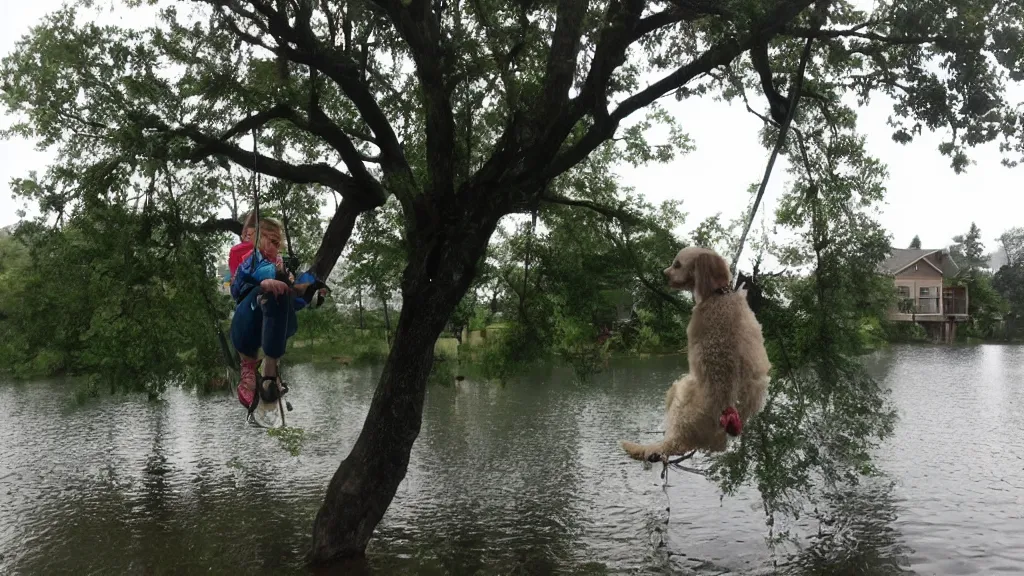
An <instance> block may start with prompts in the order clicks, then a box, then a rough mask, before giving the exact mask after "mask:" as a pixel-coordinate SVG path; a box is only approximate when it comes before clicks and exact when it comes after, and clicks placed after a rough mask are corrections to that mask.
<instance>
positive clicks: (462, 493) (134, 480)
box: [0, 346, 1024, 575]
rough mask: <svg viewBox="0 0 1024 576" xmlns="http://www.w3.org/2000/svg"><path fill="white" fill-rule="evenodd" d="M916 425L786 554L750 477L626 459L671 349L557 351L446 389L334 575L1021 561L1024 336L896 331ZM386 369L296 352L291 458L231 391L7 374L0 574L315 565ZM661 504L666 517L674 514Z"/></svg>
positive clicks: (894, 363)
mask: <svg viewBox="0 0 1024 576" xmlns="http://www.w3.org/2000/svg"><path fill="white" fill-rule="evenodd" d="M868 363H869V367H870V369H871V370H873V371H875V373H876V374H877V375H878V377H879V378H881V379H882V380H883V382H884V385H885V386H887V387H889V388H891V389H892V391H893V397H894V400H895V401H896V404H897V406H898V407H899V408H900V411H901V416H902V418H903V420H902V421H901V423H900V424H899V425H898V428H897V431H896V436H895V438H894V439H892V440H891V441H890V442H889V443H888V444H887V445H886V446H885V447H884V448H883V449H882V450H881V453H880V454H879V458H880V461H881V463H882V467H883V468H884V469H885V470H886V471H887V472H888V473H889V475H890V476H891V478H892V479H893V480H895V481H896V485H895V487H894V488H890V487H889V485H888V483H887V482H885V481H884V479H880V480H878V481H872V482H870V483H866V484H865V485H864V486H861V487H857V488H856V489H848V490H845V491H844V492H841V493H838V494H834V495H832V496H831V506H830V508H829V510H828V514H826V517H827V520H828V521H827V522H826V523H825V525H824V526H823V527H822V533H821V535H818V530H819V526H818V524H817V523H816V522H814V521H811V520H803V521H802V522H800V523H798V524H797V525H796V526H792V527H790V528H792V529H794V531H796V532H798V533H800V534H802V535H803V536H804V537H803V538H802V539H801V542H802V547H801V548H800V549H787V550H786V551H776V553H774V554H773V553H772V552H770V551H769V549H768V548H767V546H766V545H765V537H766V535H767V529H766V527H765V524H764V517H763V512H762V510H761V505H760V500H759V498H758V497H757V494H756V492H754V491H753V490H746V491H742V492H741V493H740V494H738V495H737V496H735V497H730V498H727V499H724V500H723V501H720V500H719V493H718V491H717V488H716V487H715V486H714V485H712V484H710V483H708V482H707V481H706V480H705V479H703V478H701V477H698V476H694V475H690V474H678V473H677V474H673V475H671V476H670V485H669V487H668V488H667V489H663V487H662V485H661V480H660V479H659V477H658V473H659V470H658V469H657V468H655V469H651V470H648V471H645V470H643V469H642V468H641V467H640V466H639V465H637V464H636V463H634V462H631V461H627V460H626V459H625V458H623V457H622V455H621V454H620V451H619V448H618V440H620V439H622V438H630V439H632V438H637V439H642V440H645V439H648V438H653V437H654V435H653V434H649V433H647V434H645V432H649V431H652V430H658V429H660V428H661V417H662V415H661V407H660V403H661V401H662V398H663V397H664V395H663V392H664V389H665V387H666V386H667V385H668V383H669V382H670V381H671V380H672V379H673V378H674V377H675V376H676V375H677V374H678V373H679V372H680V371H681V370H682V369H683V365H682V361H681V359H678V358H662V359H654V360H644V361H624V362H621V363H619V364H617V365H615V366H613V369H612V370H611V371H609V372H608V373H605V374H602V375H600V376H598V377H597V378H596V379H595V380H594V381H593V382H592V383H589V384H577V383H574V382H573V380H572V378H571V377H570V375H569V373H568V372H567V371H565V370H561V369H551V368H547V369H544V370H538V371H537V372H535V373H533V374H531V375H530V376H529V377H526V378H523V379H521V380H520V381H517V382H514V383H510V384H509V385H507V386H504V387H503V386H498V385H494V384H487V383H478V382H470V381H464V382H460V383H457V384H453V385H452V386H451V387H438V388H432V389H431V390H430V392H429V393H428V396H427V405H426V408H425V412H424V422H423V427H422V431H421V434H420V437H419V440H418V441H417V443H416V447H415V449H414V450H413V454H412V459H411V462H410V466H409V473H408V476H407V477H406V479H405V481H404V482H403V484H402V486H401V488H400V489H399V493H398V495H397V497H396V499H395V502H394V504H393V505H392V506H391V508H390V509H389V511H388V513H387V515H386V517H385V519H384V521H383V522H382V524H381V526H380V528H379V530H378V533H377V538H375V539H374V541H373V542H372V544H371V547H370V550H369V558H368V559H367V561H365V562H364V563H361V564H359V565H355V566H352V565H349V566H345V567H336V568H335V569H334V570H333V571H332V572H333V573H342V574H358V573H369V574H460V575H461V574H476V573H480V574H538V575H543V574H556V573H557V574H605V573H608V574H611V573H644V574H668V573H680V572H682V573H698V574H722V573H735V574H753V573H774V572H780V573H786V574H894V573H899V572H901V571H908V570H909V571H913V572H918V573H921V574H954V573H955V574H962V573H991V572H994V571H999V570H1009V571H1013V572H1015V573H1021V572H1024V553H1021V552H1014V551H1013V550H1015V549H1016V548H1014V547H1012V546H1011V543H1012V542H1020V541H1021V537H1022V536H1024V521H1022V519H1021V516H1022V510H1024V507H1022V506H1021V504H1022V502H1021V500H1022V499H1024V490H1022V489H1021V487H1022V486H1024V471H1022V468H1024V464H1022V463H1024V460H1022V454H1024V450H1022V448H1024V426H1022V425H1024V421H1022V414H1024V411H1022V410H1021V406H1020V404H1021V392H1022V390H1024V385H1022V381H1024V372H1022V371H1024V348H1013V347H997V346H983V347H972V348H955V349H949V348H940V347H934V348H933V347H898V348H895V349H894V350H893V351H892V352H887V353H884V354H879V355H877V356H876V357H872V358H869V359H868ZM377 375H378V371H377V370H376V369H349V368H346V369H337V368H334V367H327V368H325V367H315V366H296V367H292V368H290V379H291V380H292V381H293V382H294V385H293V386H292V392H291V395H292V396H293V398H292V403H293V404H294V405H295V411H294V412H292V413H290V414H289V423H290V424H292V425H295V426H300V427H302V428H304V429H305V432H306V440H305V443H304V444H303V449H302V453H301V455H300V456H298V457H291V456H289V455H288V454H287V453H286V452H285V451H284V450H283V449H282V448H281V447H280V446H279V445H278V444H277V441H276V440H274V439H273V438H269V437H267V436H266V435H265V433H263V432H261V431H259V430H254V429H251V428H248V427H247V426H245V425H244V423H243V410H242V409H241V408H240V407H239V406H238V404H237V401H235V400H234V399H233V398H231V397H230V396H229V395H228V394H227V393H225V394H224V395H217V396H214V397H196V396H194V395H190V394H186V393H183V392H180V391H171V392H169V393H168V395H167V398H166V399H164V400H162V401H160V402H155V403H148V402H146V401H145V399H144V398H128V399H102V400H101V401H97V402H94V403H91V404H89V405H87V406H85V407H75V406H73V405H72V404H71V403H70V400H69V399H68V396H69V395H68V394H67V393H66V391H65V389H63V388H61V386H60V384H59V383H40V382H36V383H25V384H7V385H0V434H2V437H3V438H4V440H5V441H4V448H3V450H0V555H2V556H0V573H16V574H53V573H66V572H74V573H82V574H94V573H95V574H164V573H196V572H212V573H231V574H240V573H245V574H289V573H291V574H302V573H306V572H307V569H306V568H305V566H304V565H303V563H302V556H303V554H304V552H305V550H306V547H307V546H308V543H309V542H308V534H309V529H310V525H311V523H312V518H313V515H314V514H315V512H316V509H317V507H318V506H319V503H320V500H321V499H322V497H323V492H324V489H325V487H326V483H327V480H328V479H329V478H330V476H331V474H332V473H333V471H334V469H335V467H336V466H337V464H338V462H339V461H340V460H341V459H342V458H343V457H344V456H345V455H346V454H347V451H348V448H349V447H350V446H351V444H352V442H353V441H354V440H355V437H356V435H357V434H358V432H359V428H360V426H361V425H362V421H363V418H364V416H365V414H366V410H367V408H368V405H369V402H370V398H371V396H372V393H373V385H374V384H375V382H376V377H377ZM669 512H670V513H669Z"/></svg>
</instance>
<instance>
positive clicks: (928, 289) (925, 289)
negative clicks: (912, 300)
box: [920, 286, 932, 298]
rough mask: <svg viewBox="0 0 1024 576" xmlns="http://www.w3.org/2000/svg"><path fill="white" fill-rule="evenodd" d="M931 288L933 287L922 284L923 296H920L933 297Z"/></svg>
mask: <svg viewBox="0 0 1024 576" xmlns="http://www.w3.org/2000/svg"><path fill="white" fill-rule="evenodd" d="M931 290H932V289H931V287H929V286H922V287H921V296H920V297H921V298H930V297H931Z"/></svg>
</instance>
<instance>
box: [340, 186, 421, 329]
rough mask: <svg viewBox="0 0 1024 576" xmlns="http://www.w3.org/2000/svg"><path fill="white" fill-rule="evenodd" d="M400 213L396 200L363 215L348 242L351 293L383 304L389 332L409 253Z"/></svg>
mask: <svg viewBox="0 0 1024 576" xmlns="http://www.w3.org/2000/svg"><path fill="white" fill-rule="evenodd" d="M401 217H402V215H401V212H400V210H399V206H398V202H395V201H390V202H387V203H386V204H385V205H384V206H382V207H381V208H380V209H379V210H376V211H373V212H367V213H365V214H363V215H362V216H361V217H360V219H359V222H358V223H357V225H356V231H355V235H354V237H353V239H352V240H351V241H350V242H349V244H348V256H347V258H346V264H347V266H346V269H345V276H344V279H343V283H344V286H345V288H346V289H347V290H348V291H349V293H352V292H356V293H357V294H358V296H357V297H358V298H360V299H362V298H370V299H373V300H375V301H376V302H377V303H378V304H379V305H380V306H381V307H382V310H383V314H384V322H385V330H386V331H387V333H388V334H390V333H391V330H392V319H391V314H393V313H394V310H395V306H394V301H395V299H396V294H397V293H398V291H399V280H400V276H401V270H402V264H403V261H404V258H405V253H406V248H405V239H404V236H403V234H402V232H403V231H402V227H401ZM360 305H361V306H362V305H363V303H362V301H361V302H360ZM389 307H390V310H389Z"/></svg>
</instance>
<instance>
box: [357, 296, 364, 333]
mask: <svg viewBox="0 0 1024 576" xmlns="http://www.w3.org/2000/svg"><path fill="white" fill-rule="evenodd" d="M356 299H357V300H358V302H359V329H360V330H365V329H366V324H365V323H364V322H363V289H362V288H359V289H358V290H357V291H356Z"/></svg>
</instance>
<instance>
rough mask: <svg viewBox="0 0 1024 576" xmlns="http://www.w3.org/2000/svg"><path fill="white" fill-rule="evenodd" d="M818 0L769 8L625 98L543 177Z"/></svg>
mask: <svg viewBox="0 0 1024 576" xmlns="http://www.w3.org/2000/svg"><path fill="white" fill-rule="evenodd" d="M814 1H815V0H785V1H783V2H780V3H779V4H778V5H776V6H775V8H774V9H773V10H772V11H770V12H769V13H768V14H767V15H766V16H765V18H764V20H762V21H761V22H760V23H758V25H756V26H754V27H753V31H752V32H751V33H749V34H747V35H746V36H745V37H744V38H743V39H742V40H735V39H729V40H725V41H723V42H721V43H719V44H717V45H715V46H713V47H712V48H710V49H708V50H707V51H706V52H704V53H703V54H701V55H700V56H698V57H697V58H696V59H695V60H693V61H692V62H690V63H688V64H686V65H685V66H682V67H680V68H678V69H677V70H676V71H674V72H672V73H671V74H669V75H668V76H665V77H664V78H662V79H661V80H658V81H657V82H655V83H654V84H651V85H650V86H648V87H647V88H645V89H644V90H641V91H640V92H637V93H636V94H634V95H632V96H630V97H629V98H626V99H625V100H624V101H622V103H620V104H619V106H618V107H617V108H616V109H615V111H614V112H612V113H611V114H609V115H608V116H607V117H600V116H599V117H596V118H595V119H594V124H593V125H592V126H591V128H590V130H588V131H587V133H586V134H585V135H584V136H583V137H582V138H581V139H580V140H579V141H577V142H576V143H575V144H574V145H572V146H571V147H569V149H568V150H566V151H565V152H563V153H561V154H559V155H558V156H557V157H555V159H554V160H553V161H552V162H551V163H550V164H548V166H547V169H546V170H544V171H543V178H544V179H548V178H554V177H555V176H558V175H559V174H562V173H563V172H565V171H566V170H569V169H570V168H572V167H573V166H575V165H576V164H579V163H580V162H582V161H583V159H585V158H586V157H587V156H588V155H589V154H590V153H591V152H592V151H593V150H594V149H595V148H597V147H598V146H600V145H601V143H602V142H604V141H606V140H607V139H608V138H611V136H612V135H613V134H614V133H615V130H616V129H617V128H618V125H619V122H620V121H622V119H624V118H626V117H627V116H629V115H630V114H632V113H633V112H636V111H637V110H639V109H641V108H643V107H645V106H648V105H650V104H651V103H652V102H654V101H655V100H657V99H658V98H661V97H662V96H664V95H665V94H668V93H669V92H670V91H672V90H676V89H678V88H680V87H681V86H684V85H685V84H686V83H688V82H689V81H690V80H692V79H694V78H696V77H697V76H699V75H702V74H707V73H708V72H710V71H711V70H713V69H715V68H717V67H719V66H725V65H726V64H728V63H730V62H732V61H733V60H734V59H736V58H737V57H739V55H740V54H742V53H743V52H745V51H747V50H749V49H751V47H753V46H754V45H755V44H758V43H761V42H766V41H767V40H769V39H771V37H773V36H775V35H776V34H778V33H779V32H781V31H782V29H783V27H784V26H785V25H786V23H788V22H789V21H791V20H792V19H793V18H795V17H796V16H797V15H798V14H800V12H802V11H803V10H804V9H806V8H807V7H808V6H810V5H811V4H813V3H814Z"/></svg>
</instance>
